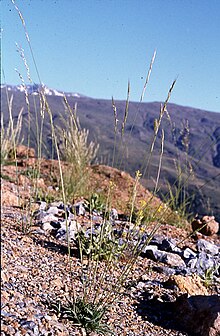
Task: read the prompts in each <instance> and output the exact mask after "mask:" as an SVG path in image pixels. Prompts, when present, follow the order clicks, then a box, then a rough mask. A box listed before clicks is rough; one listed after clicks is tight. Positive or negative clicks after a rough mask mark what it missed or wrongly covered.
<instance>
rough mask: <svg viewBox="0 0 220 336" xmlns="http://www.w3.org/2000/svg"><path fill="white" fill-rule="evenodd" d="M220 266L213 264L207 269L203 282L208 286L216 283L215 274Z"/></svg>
mask: <svg viewBox="0 0 220 336" xmlns="http://www.w3.org/2000/svg"><path fill="white" fill-rule="evenodd" d="M218 268H219V266H218V265H217V266H213V267H209V268H208V269H206V270H205V273H204V276H203V282H204V285H205V286H206V287H209V286H212V285H213V284H214V275H215V273H216V271H217V270H218Z"/></svg>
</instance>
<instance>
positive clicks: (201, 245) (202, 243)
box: [197, 239, 219, 256]
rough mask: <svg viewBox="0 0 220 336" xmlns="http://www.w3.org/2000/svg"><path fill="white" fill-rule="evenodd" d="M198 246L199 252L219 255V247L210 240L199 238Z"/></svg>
mask: <svg viewBox="0 0 220 336" xmlns="http://www.w3.org/2000/svg"><path fill="white" fill-rule="evenodd" d="M197 248H198V251H199V252H202V251H204V252H206V253H209V254H211V255H213V256H214V255H217V254H219V248H218V246H216V245H215V244H213V243H210V242H208V241H206V240H205V239H199V240H198V242H197Z"/></svg>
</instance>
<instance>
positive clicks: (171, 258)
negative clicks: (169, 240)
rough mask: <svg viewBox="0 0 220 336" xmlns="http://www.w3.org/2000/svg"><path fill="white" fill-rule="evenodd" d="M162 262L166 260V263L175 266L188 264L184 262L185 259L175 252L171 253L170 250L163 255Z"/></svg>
mask: <svg viewBox="0 0 220 336" xmlns="http://www.w3.org/2000/svg"><path fill="white" fill-rule="evenodd" d="M161 261H162V262H164V263H165V264H167V265H169V266H173V267H175V266H176V267H185V266H186V264H185V262H184V260H183V259H182V258H181V257H180V256H179V255H178V254H175V253H170V252H165V254H164V255H163V257H162V259H161Z"/></svg>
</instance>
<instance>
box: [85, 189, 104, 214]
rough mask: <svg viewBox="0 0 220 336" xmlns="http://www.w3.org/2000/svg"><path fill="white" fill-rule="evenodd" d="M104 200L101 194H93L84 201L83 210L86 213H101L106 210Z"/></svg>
mask: <svg viewBox="0 0 220 336" xmlns="http://www.w3.org/2000/svg"><path fill="white" fill-rule="evenodd" d="M105 202H106V200H105V199H104V196H102V195H101V194H97V193H93V194H92V195H91V196H90V198H89V199H86V200H85V202H84V203H85V208H86V210H87V211H89V212H90V213H92V212H93V211H94V210H96V211H97V212H98V213H103V212H104V211H105V209H106V207H105V205H106V203H105Z"/></svg>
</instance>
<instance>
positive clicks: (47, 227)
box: [42, 222, 54, 232]
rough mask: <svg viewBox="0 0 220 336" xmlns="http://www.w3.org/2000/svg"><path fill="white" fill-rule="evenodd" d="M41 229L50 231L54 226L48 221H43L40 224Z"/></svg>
mask: <svg viewBox="0 0 220 336" xmlns="http://www.w3.org/2000/svg"><path fill="white" fill-rule="evenodd" d="M42 229H43V230H44V231H46V232H51V231H53V230H54V227H53V226H52V225H51V224H50V222H45V223H44V224H43V225H42Z"/></svg>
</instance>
